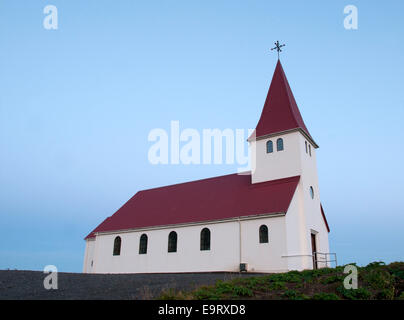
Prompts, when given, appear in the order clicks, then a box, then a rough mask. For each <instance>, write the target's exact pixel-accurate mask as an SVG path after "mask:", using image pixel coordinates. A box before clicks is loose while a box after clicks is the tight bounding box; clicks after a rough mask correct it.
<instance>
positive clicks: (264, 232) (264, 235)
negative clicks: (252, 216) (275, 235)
mask: <svg viewBox="0 0 404 320" xmlns="http://www.w3.org/2000/svg"><path fill="white" fill-rule="evenodd" d="M259 233H260V243H268V227H267V226H266V225H265V224H263V225H262V226H261V227H260V232H259Z"/></svg>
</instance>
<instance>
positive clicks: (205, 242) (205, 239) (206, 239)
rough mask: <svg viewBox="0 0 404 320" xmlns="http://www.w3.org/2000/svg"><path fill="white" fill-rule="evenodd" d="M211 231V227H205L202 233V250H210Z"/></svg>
mask: <svg viewBox="0 0 404 320" xmlns="http://www.w3.org/2000/svg"><path fill="white" fill-rule="evenodd" d="M210 235H211V232H210V230H209V228H203V229H202V230H201V234H200V251H209V250H210V244H211V243H210V239H211V236H210Z"/></svg>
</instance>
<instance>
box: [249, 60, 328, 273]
mask: <svg viewBox="0 0 404 320" xmlns="http://www.w3.org/2000/svg"><path fill="white" fill-rule="evenodd" d="M248 141H249V143H250V148H251V151H252V152H251V155H252V159H251V160H252V161H251V163H252V168H251V169H252V170H251V183H252V184H259V183H261V182H266V181H272V180H276V179H283V178H289V177H296V176H300V181H299V185H298V188H297V192H296V195H295V197H296V201H297V210H296V213H297V214H296V215H294V214H290V215H289V216H288V215H287V216H286V218H287V220H289V219H290V220H293V222H292V221H291V222H290V223H287V226H288V227H287V229H288V230H286V232H287V233H288V246H291V247H289V248H288V250H287V251H288V252H289V254H291V255H293V253H294V252H306V253H307V254H308V255H309V254H313V252H327V253H328V252H329V247H328V235H327V233H328V232H329V228H328V224H327V222H326V220H325V216H324V212H323V209H322V206H321V202H320V192H319V185H318V175H317V164H316V149H317V148H318V145H317V143H316V142H315V141H314V139H313V137H312V136H311V134H310V132H309V130H308V129H307V127H306V125H305V123H304V121H303V118H302V116H301V114H300V111H299V108H298V107H297V104H296V101H295V98H294V96H293V93H292V90H291V88H290V86H289V83H288V80H287V78H286V75H285V72H284V70H283V67H282V64H281V62H280V60H278V62H277V64H276V68H275V72H274V75H273V77H272V82H271V85H270V87H269V90H268V95H267V98H266V100H265V104H264V107H263V110H262V114H261V117H260V119H259V121H258V124H257V126H256V128H255V130H254V132H253V134H252V135H251V136H250V137H249V139H248ZM324 222H325V225H326V229H327V231H328V232H327V231H325V232H321V233H320V232H319V230H324ZM293 243H294V245H293ZM320 259H321V258H320ZM288 260H289V261H293V259H288ZM293 264H295V265H293ZM312 265H313V262H312V261H311V258H310V259H305V258H304V257H301V258H299V261H295V262H294V263H293V262H292V265H290V266H289V269H292V270H293V269H294V268H297V269H301V268H303V269H305V268H310V267H312Z"/></svg>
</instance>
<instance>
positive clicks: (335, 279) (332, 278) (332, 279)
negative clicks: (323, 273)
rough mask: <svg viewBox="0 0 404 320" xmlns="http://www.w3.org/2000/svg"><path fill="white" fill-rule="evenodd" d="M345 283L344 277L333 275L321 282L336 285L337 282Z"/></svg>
mask: <svg viewBox="0 0 404 320" xmlns="http://www.w3.org/2000/svg"><path fill="white" fill-rule="evenodd" d="M342 281H344V276H341V275H333V276H330V277H327V278H323V279H321V280H320V282H321V283H322V284H329V283H335V282H342Z"/></svg>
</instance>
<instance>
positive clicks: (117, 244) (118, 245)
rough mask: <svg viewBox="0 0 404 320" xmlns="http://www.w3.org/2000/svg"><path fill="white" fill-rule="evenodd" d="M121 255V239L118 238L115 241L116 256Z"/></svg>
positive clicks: (114, 253)
mask: <svg viewBox="0 0 404 320" xmlns="http://www.w3.org/2000/svg"><path fill="white" fill-rule="evenodd" d="M120 254H121V237H116V238H115V240H114V252H113V255H114V256H119V255H120Z"/></svg>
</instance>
